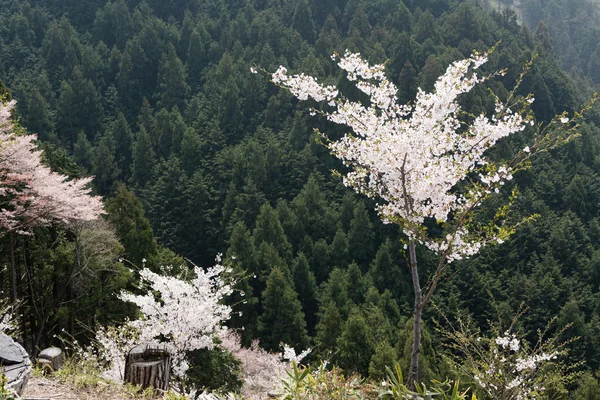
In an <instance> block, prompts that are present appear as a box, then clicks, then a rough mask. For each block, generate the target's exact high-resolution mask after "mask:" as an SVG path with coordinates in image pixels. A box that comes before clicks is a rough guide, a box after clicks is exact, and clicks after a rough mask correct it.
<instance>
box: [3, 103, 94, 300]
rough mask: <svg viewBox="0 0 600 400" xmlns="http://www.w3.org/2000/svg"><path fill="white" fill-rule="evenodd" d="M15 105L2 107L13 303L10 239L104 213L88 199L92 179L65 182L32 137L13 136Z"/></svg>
mask: <svg viewBox="0 0 600 400" xmlns="http://www.w3.org/2000/svg"><path fill="white" fill-rule="evenodd" d="M14 106H15V101H14V100H13V101H10V102H8V103H2V102H0V236H4V235H6V234H10V236H11V241H10V242H11V271H10V277H11V278H10V280H11V285H10V287H11V300H12V301H13V302H14V301H15V300H16V286H17V277H16V272H15V268H14V254H13V247H14V238H13V234H14V233H16V234H27V233H28V232H29V231H30V230H31V229H32V228H34V227H39V226H48V225H52V224H68V223H69V222H72V221H91V220H95V219H97V218H98V217H99V216H100V214H102V212H103V208H102V207H103V206H102V201H101V198H100V197H98V196H93V195H91V193H90V189H89V188H88V184H89V183H90V181H91V180H92V178H83V179H73V180H71V179H69V178H68V177H66V176H64V175H61V174H58V173H55V172H52V170H51V169H50V168H49V167H47V166H45V165H43V164H42V152H41V150H39V149H38V148H37V146H36V144H35V140H36V136H35V135H26V134H22V133H20V132H17V131H18V129H16V128H15V125H14V124H13V122H12V111H13V109H14Z"/></svg>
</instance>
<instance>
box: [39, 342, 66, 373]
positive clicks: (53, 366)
mask: <svg viewBox="0 0 600 400" xmlns="http://www.w3.org/2000/svg"><path fill="white" fill-rule="evenodd" d="M62 362H63V360H62V350H61V349H59V348H58V347H49V348H47V349H44V350H42V352H41V353H40V355H39V358H38V364H39V365H40V366H41V367H42V370H43V371H44V372H46V373H53V372H54V371H58V370H59V369H60V367H62Z"/></svg>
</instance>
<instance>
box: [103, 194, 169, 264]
mask: <svg viewBox="0 0 600 400" xmlns="http://www.w3.org/2000/svg"><path fill="white" fill-rule="evenodd" d="M106 211H107V212H108V220H109V221H111V222H112V224H113V226H114V227H115V229H116V231H117V236H118V238H119V241H120V242H121V244H123V246H124V247H125V254H124V256H125V258H126V259H128V260H129V261H131V262H132V263H133V264H134V265H136V266H138V267H140V268H141V267H142V266H143V265H144V264H145V265H146V266H147V267H148V268H150V269H153V270H155V271H156V270H157V268H158V267H160V265H156V260H155V258H156V256H157V254H158V246H157V244H156V240H155V239H154V232H153V231H152V227H151V226H150V222H149V221H148V219H147V218H146V217H145V216H144V209H143V207H142V203H141V202H140V201H139V200H138V199H137V198H136V197H135V195H134V194H133V193H131V192H130V191H128V190H127V188H126V187H125V185H123V184H118V185H117V186H116V189H115V193H114V196H113V197H111V198H109V199H107V200H106ZM144 259H145V260H147V263H144V262H143V260H144Z"/></svg>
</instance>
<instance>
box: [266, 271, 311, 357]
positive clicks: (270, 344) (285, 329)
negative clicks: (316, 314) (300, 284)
mask: <svg viewBox="0 0 600 400" xmlns="http://www.w3.org/2000/svg"><path fill="white" fill-rule="evenodd" d="M287 274H289V272H287ZM262 307H263V310H264V311H263V313H262V314H261V316H260V317H259V319H258V332H259V334H260V337H261V346H262V347H263V348H264V349H265V350H269V351H279V350H280V343H285V344H288V345H290V346H293V347H296V348H298V349H303V348H306V346H307V345H308V336H307V334H306V322H305V321H304V314H303V313H302V306H301V304H300V301H299V300H298V295H297V293H296V291H295V290H294V288H293V287H292V285H291V283H290V281H289V279H287V278H286V273H284V272H282V269H280V268H274V269H273V271H271V273H270V274H269V278H268V279H267V287H266V289H265V291H264V292H263V295H262Z"/></svg>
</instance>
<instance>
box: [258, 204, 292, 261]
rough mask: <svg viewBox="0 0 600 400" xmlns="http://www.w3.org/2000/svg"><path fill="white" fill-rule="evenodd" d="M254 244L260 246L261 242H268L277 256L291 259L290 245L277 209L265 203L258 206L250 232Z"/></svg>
mask: <svg viewBox="0 0 600 400" xmlns="http://www.w3.org/2000/svg"><path fill="white" fill-rule="evenodd" d="M252 235H253V238H254V245H255V246H256V247H258V246H260V244H261V243H268V244H271V245H273V246H274V248H275V249H277V252H278V254H279V256H280V257H281V258H282V259H284V260H291V257H292V247H291V245H290V243H289V242H288V240H287V237H286V236H285V233H284V232H283V228H282V227H281V222H280V221H279V215H278V214H277V210H275V209H274V208H273V207H271V205H270V204H268V203H265V204H263V206H262V207H261V208H260V212H259V214H258V217H257V218H256V226H255V228H254V230H253V232H252Z"/></svg>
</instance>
